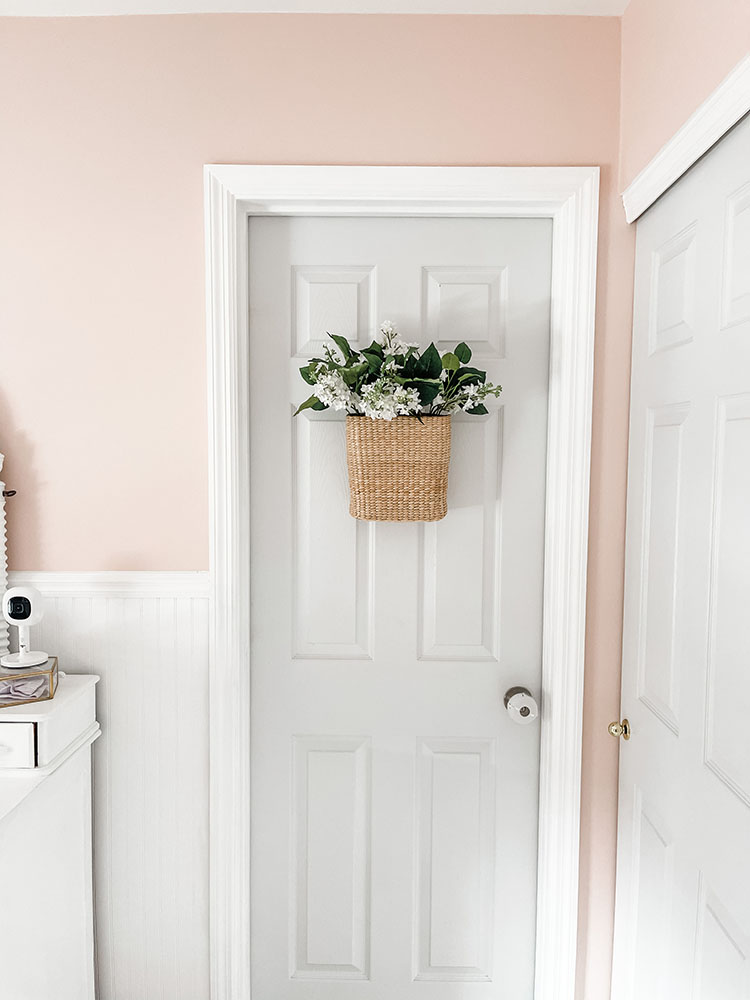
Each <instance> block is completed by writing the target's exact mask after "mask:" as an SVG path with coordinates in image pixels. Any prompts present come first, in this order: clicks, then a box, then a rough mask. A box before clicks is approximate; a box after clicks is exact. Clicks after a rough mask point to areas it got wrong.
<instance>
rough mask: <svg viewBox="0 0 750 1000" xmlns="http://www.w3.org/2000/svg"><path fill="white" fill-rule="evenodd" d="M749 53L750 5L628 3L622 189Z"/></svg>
mask: <svg viewBox="0 0 750 1000" xmlns="http://www.w3.org/2000/svg"><path fill="white" fill-rule="evenodd" d="M748 52H750V2H748V0H711V2H710V3H707V2H705V0H630V5H629V6H628V8H627V10H626V11H625V14H624V16H623V19H622V123H621V124H622V147H621V154H620V190H625V188H626V187H627V186H628V184H630V182H631V181H632V180H633V179H634V178H635V177H636V175H637V174H638V173H639V171H641V170H642V169H643V167H645V166H646V164H647V163H648V162H649V160H651V158H652V157H653V156H655V155H656V153H658V152H659V150H660V149H661V147H662V146H663V145H664V144H665V143H666V142H667V140H668V139H670V138H671V137H672V136H673V135H674V133H675V132H676V131H677V129H678V128H679V127H680V125H682V123H683V122H684V121H685V120H686V119H687V118H689V117H690V115H691V114H692V113H693V112H694V111H695V109H696V108H697V107H698V106H699V105H700V104H702V102H703V101H704V100H705V99H706V98H707V97H708V96H709V94H710V93H711V92H712V91H713V90H714V89H715V88H716V87H717V86H718V85H719V84H720V83H721V81H722V80H723V79H724V77H725V76H726V75H727V73H729V71H730V70H731V69H732V68H733V67H734V66H735V65H736V64H737V63H738V62H739V61H740V59H742V58H743V56H745V55H747V54H748Z"/></svg>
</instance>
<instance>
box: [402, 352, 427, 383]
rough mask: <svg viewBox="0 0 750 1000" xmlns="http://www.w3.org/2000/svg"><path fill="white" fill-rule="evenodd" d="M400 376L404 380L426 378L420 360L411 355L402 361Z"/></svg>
mask: <svg viewBox="0 0 750 1000" xmlns="http://www.w3.org/2000/svg"><path fill="white" fill-rule="evenodd" d="M401 374H402V375H403V377H404V378H419V377H420V376H426V374H427V373H426V371H425V370H424V365H423V364H422V359H421V358H417V357H415V356H414V355H413V354H412V355H410V356H409V357H408V358H407V359H406V361H404V364H403V367H402V369H401Z"/></svg>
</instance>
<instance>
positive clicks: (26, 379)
mask: <svg viewBox="0 0 750 1000" xmlns="http://www.w3.org/2000/svg"><path fill="white" fill-rule="evenodd" d="M619 67H620V24H619V21H618V20H617V19H612V18H572V17H569V18H552V17H428V16H418V17H413V16H377V17H373V16H353V17H352V16H323V15H317V16H267V15H245V16H230V15H221V16H188V17H171V18H163V17H150V18H137V17H132V18H108V19H106V18H105V19H67V20H16V19H6V20H5V21H4V22H2V23H1V24H0V93H2V95H3V128H2V132H1V133H0V134H1V135H2V140H1V141H2V142H3V143H4V149H3V150H2V155H1V156H0V187H1V189H2V191H3V193H4V199H3V201H4V204H3V217H2V234H3V235H2V242H1V244H0V254H1V255H2V256H1V257H0V283H1V287H0V302H2V306H1V308H2V327H1V328H2V331H3V333H2V337H3V349H2V369H1V372H2V374H1V375H0V450H4V451H5V452H6V453H7V455H8V461H7V467H6V477H7V481H8V483H9V484H10V485H12V486H13V487H15V488H17V489H18V491H19V495H18V497H16V498H15V499H14V500H13V501H12V503H11V505H10V537H11V549H10V556H11V563H12V566H13V567H15V568H18V569H58V570H59V569H68V570H75V569H202V568H205V567H206V565H207V530H206V520H207V506H206V403H205V331H204V286H203V282H204V277H203V215H202V211H203V210H202V196H203V192H202V172H201V171H202V166H203V164H204V163H211V162H249V163H253V162H261V163H262V162H265V163H274V162H276V163H382V164H398V163H403V164H433V163H434V164H509V165H514V164H515V165H525V164H598V165H600V166H601V168H602V189H601V222H600V229H599V237H600V253H599V282H598V307H597V335H596V359H595V364H596V373H595V398H594V426H593V461H592V494H591V529H590V541H591V546H590V552H591V555H590V567H589V581H590V586H589V598H588V632H587V672H586V693H585V706H584V744H585V750H584V770H583V811H582V848H581V861H582V879H581V885H582V894H581V928H582V944H581V962H580V991H579V992H580V996H581V997H584V996H585V997H586V998H587V1000H603V998H604V997H606V996H608V993H609V964H610V954H611V932H612V900H613V883H614V845H615V818H616V767H617V746H616V743H615V741H613V740H612V739H611V738H610V737H609V736H608V735H607V733H606V724H607V723H608V722H609V721H610V720H611V719H613V718H614V717H615V716H616V715H617V709H618V705H619V690H618V688H619V680H618V670H619V655H620V631H621V603H622V564H623V554H622V553H623V524H624V504H625V465H626V441H627V403H628V375H629V363H630V347H629V343H630V316H631V283H632V233H631V232H630V231H629V230H628V229H627V227H626V226H625V222H624V218H623V214H622V210H621V208H620V204H619V199H618V197H617V183H616V173H617V162H618V140H619V73H620V68H619Z"/></svg>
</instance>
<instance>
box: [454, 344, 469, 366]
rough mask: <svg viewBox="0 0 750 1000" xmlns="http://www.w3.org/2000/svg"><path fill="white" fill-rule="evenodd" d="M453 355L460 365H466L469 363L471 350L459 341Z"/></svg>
mask: <svg viewBox="0 0 750 1000" xmlns="http://www.w3.org/2000/svg"><path fill="white" fill-rule="evenodd" d="M455 355H456V357H457V358H458V360H459V361H460V362H461V364H462V365H468V363H469V362H470V361H471V348H470V347H469V345H468V344H464V342H463V341H461V343H460V344H459V345H458V347H457V348H456V350H455Z"/></svg>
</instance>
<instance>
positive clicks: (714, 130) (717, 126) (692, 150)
mask: <svg viewBox="0 0 750 1000" xmlns="http://www.w3.org/2000/svg"><path fill="white" fill-rule="evenodd" d="M748 111H750V55H748V56H745V58H744V59H742V60H740V62H738V63H737V65H736V66H735V67H734V69H733V70H732V71H731V72H730V73H729V75H728V76H726V77H725V78H724V80H722V82H721V83H720V84H719V86H718V87H717V88H716V90H714V91H713V93H711V94H710V95H709V96H708V97H707V98H706V100H705V101H704V102H703V104H701V106H700V107H699V108H697V109H696V110H695V111H694V112H693V114H692V115H691V116H690V117H689V118H688V119H687V121H686V122H685V123H684V124H683V125H682V126H681V127H680V128H679V129H678V130H677V132H675V134H674V135H673V136H672V138H671V139H670V140H669V141H668V142H667V143H666V144H665V145H664V146H662V148H661V149H660V150H659V152H658V153H657V154H656V156H655V157H654V158H653V159H652V160H651V161H650V162H649V163H647V164H646V166H645V167H644V168H643V170H641V172H640V173H639V174H638V176H637V177H636V178H635V179H634V180H633V181H632V182H631V183H630V184H629V185H628V187H627V188H626V189H625V191H624V192H623V194H622V204H623V208H624V209H625V218H626V220H627V221H628V222H635V220H636V219H637V218H638V217H639V216H640V215H643V213H644V212H645V211H646V209H647V208H650V207H651V205H653V203H654V202H655V201H656V199H657V198H660V197H661V196H662V195H663V194H664V192H665V191H666V190H667V189H668V188H670V187H671V186H672V185H673V184H674V182H675V181H677V180H679V178H680V177H682V175H683V174H684V173H685V171H686V170H689V169H690V167H692V166H693V164H694V163H697V161H698V160H699V159H700V158H701V156H703V154H704V153H706V152H707V151H708V150H709V149H710V148H711V147H712V146H713V145H714V143H717V142H718V141H719V139H721V137H722V136H723V135H725V134H726V133H727V132H728V131H729V129H730V128H732V126H734V125H736V124H737V122H738V121H739V120H740V118H742V117H743V116H744V115H746V114H747V113H748Z"/></svg>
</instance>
